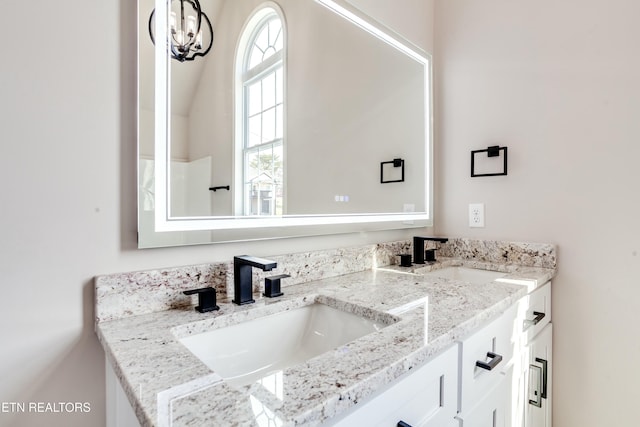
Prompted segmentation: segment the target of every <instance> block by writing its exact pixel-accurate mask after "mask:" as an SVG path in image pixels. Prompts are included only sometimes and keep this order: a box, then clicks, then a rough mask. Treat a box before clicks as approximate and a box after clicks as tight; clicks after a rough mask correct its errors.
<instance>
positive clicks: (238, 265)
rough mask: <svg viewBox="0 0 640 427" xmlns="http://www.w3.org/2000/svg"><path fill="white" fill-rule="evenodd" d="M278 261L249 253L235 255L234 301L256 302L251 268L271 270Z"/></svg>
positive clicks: (238, 302) (236, 302) (241, 302)
mask: <svg viewBox="0 0 640 427" xmlns="http://www.w3.org/2000/svg"><path fill="white" fill-rule="evenodd" d="M277 266H278V263H276V262H275V261H270V260H268V259H264V258H258V257H254V256H249V255H240V256H234V257H233V300H232V301H233V302H234V303H235V304H238V305H243V304H251V303H253V302H256V301H255V300H254V299H253V280H252V278H251V268H252V267H257V268H261V269H262V271H271V270H272V269H274V268H276V267H277Z"/></svg>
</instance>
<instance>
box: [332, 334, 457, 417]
mask: <svg viewBox="0 0 640 427" xmlns="http://www.w3.org/2000/svg"><path fill="white" fill-rule="evenodd" d="M457 392H458V347H457V345H454V346H453V347H451V348H449V349H448V350H447V351H445V352H444V353H441V354H440V355H438V356H436V357H435V358H434V359H432V360H431V361H429V362H427V363H426V364H424V365H423V366H421V367H420V368H418V369H417V370H416V371H410V372H409V373H407V374H405V375H403V376H402V377H400V378H399V379H397V380H396V381H395V382H394V383H392V384H391V385H390V386H389V387H388V388H386V389H385V390H384V391H383V392H382V393H380V394H378V395H376V396H375V397H373V398H371V399H370V400H368V401H366V402H364V403H363V404H362V405H357V406H356V407H355V408H353V409H352V410H351V411H349V412H348V413H347V414H346V415H345V416H342V417H340V418H339V419H337V420H336V419H334V420H329V421H328V422H327V423H326V424H325V425H327V426H339V427H352V426H370V427H375V426H379V427H396V426H397V425H398V423H399V422H403V423H406V425H409V426H411V427H454V426H455V427H457V426H458V423H457V422H456V420H455V419H454V417H455V415H456V410H457V401H458V393H457ZM400 425H402V424H400Z"/></svg>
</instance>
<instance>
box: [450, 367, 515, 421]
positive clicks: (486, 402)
mask: <svg viewBox="0 0 640 427" xmlns="http://www.w3.org/2000/svg"><path fill="white" fill-rule="evenodd" d="M512 372H513V371H512V370H509V371H508V372H506V373H505V375H503V377H502V378H501V380H500V381H499V383H498V384H497V385H496V386H495V387H494V388H493V389H491V390H489V391H487V394H486V395H485V397H484V398H483V399H482V400H480V401H479V402H478V403H477V404H476V406H475V407H474V408H473V409H471V410H470V411H468V412H467V413H466V414H464V415H460V420H461V424H460V425H461V427H512V425H511V379H512V375H511V373H512Z"/></svg>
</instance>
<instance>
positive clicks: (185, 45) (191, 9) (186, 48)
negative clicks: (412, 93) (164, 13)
mask: <svg viewBox="0 0 640 427" xmlns="http://www.w3.org/2000/svg"><path fill="white" fill-rule="evenodd" d="M170 7H171V10H170V11H169V41H170V45H169V49H170V50H171V57H172V58H173V59H175V60H177V61H180V62H185V61H193V60H194V59H195V58H196V57H198V56H205V55H206V54H207V53H209V50H211V46H212V45H213V27H212V26H211V21H209V17H207V15H206V14H205V13H204V12H203V11H202V8H201V7H200V2H199V1H198V0H171V1H170ZM155 12H156V10H155V9H153V12H151V16H149V36H150V37H151V41H152V42H153V43H154V44H155V37H154V15H155ZM203 29H204V30H205V34H204V37H203V31H202V30H203ZM203 40H204V44H203ZM205 44H206V46H207V47H206V49H203V46H204V45H205Z"/></svg>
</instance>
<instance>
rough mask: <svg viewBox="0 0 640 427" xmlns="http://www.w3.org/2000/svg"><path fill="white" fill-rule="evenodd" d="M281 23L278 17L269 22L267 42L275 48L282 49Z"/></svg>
mask: <svg viewBox="0 0 640 427" xmlns="http://www.w3.org/2000/svg"><path fill="white" fill-rule="evenodd" d="M281 33H282V25H281V23H280V20H279V19H272V20H271V21H270V22H269V42H270V45H271V46H273V47H274V48H275V49H276V50H280V49H282V36H281Z"/></svg>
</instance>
